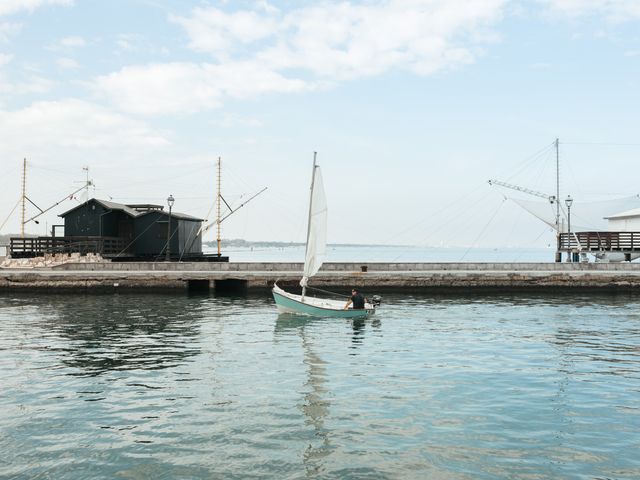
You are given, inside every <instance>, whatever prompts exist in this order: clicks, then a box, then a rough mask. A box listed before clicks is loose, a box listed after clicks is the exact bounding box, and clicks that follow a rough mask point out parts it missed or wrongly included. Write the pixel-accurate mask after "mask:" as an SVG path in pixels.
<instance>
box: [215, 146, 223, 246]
mask: <svg viewBox="0 0 640 480" xmlns="http://www.w3.org/2000/svg"><path fill="white" fill-rule="evenodd" d="M221 163H222V159H221V158H220V157H218V196H217V197H216V209H217V214H216V217H217V218H216V224H217V227H218V228H217V230H218V235H217V237H216V240H217V243H218V257H219V256H221V255H222V253H221V251H220V244H221V239H220V223H221V220H220V198H221V197H222V192H221V191H220V183H221V181H220V180H221V177H222V175H221Z"/></svg>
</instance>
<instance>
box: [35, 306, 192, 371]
mask: <svg viewBox="0 0 640 480" xmlns="http://www.w3.org/2000/svg"><path fill="white" fill-rule="evenodd" d="M43 300H44V301H41V302H40V303H39V307H40V308H42V310H43V311H46V312H48V313H49V314H50V315H46V316H43V317H42V318H41V319H39V320H38V321H36V322H34V323H33V324H32V325H34V326H37V327H39V328H41V329H42V332H43V334H46V335H48V336H50V337H51V336H54V335H55V336H56V337H58V338H59V339H64V340H66V341H64V342H63V343H60V344H59V346H51V345H45V346H43V347H42V348H49V349H52V350H56V351H57V352H59V353H61V354H63V355H62V357H61V361H62V363H63V364H65V365H67V366H70V367H76V368H77V370H75V371H74V373H72V374H73V375H100V374H102V373H104V372H106V371H110V370H133V369H162V368H170V367H175V366H176V365H179V364H180V363H181V362H183V361H184V360H185V359H186V358H188V357H191V356H194V355H197V354H198V353H199V352H200V350H199V349H198V348H196V347H194V344H193V342H192V340H193V339H194V338H195V337H196V336H197V335H198V333H199V332H198V326H197V320H198V319H199V318H200V313H201V312H200V309H199V306H198V303H197V302H194V303H193V304H192V305H191V306H190V308H189V309H187V310H185V308H184V302H183V301H182V300H180V301H175V300H176V299H175V298H173V297H170V296H164V297H155V301H154V302H149V303H140V302H139V301H138V300H137V299H136V298H135V297H129V296H112V297H108V296H98V297H95V296H81V297H79V298H78V300H77V301H72V302H69V301H68V300H69V298H68V297H66V298H65V297H62V298H60V297H55V298H50V299H47V298H46V297H45V298H44V299H43ZM47 300H48V301H47Z"/></svg>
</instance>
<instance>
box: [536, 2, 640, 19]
mask: <svg viewBox="0 0 640 480" xmlns="http://www.w3.org/2000/svg"><path fill="white" fill-rule="evenodd" d="M538 1H539V2H541V3H542V4H545V5H547V6H548V7H549V8H550V9H551V10H552V11H554V12H557V13H561V14H563V15H567V16H571V17H577V16H584V15H597V16H602V17H605V18H607V19H608V20H610V21H615V22H622V21H629V20H637V19H640V1H638V0H538Z"/></svg>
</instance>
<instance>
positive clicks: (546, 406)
mask: <svg viewBox="0 0 640 480" xmlns="http://www.w3.org/2000/svg"><path fill="white" fill-rule="evenodd" d="M385 300H386V305H385V306H384V308H383V309H382V310H381V311H380V312H378V314H377V315H376V317H375V318H373V319H368V320H366V321H349V320H347V321H345V320H321V319H314V318H308V317H296V316H278V315H276V313H275V310H274V307H273V303H272V301H271V300H270V299H269V298H268V295H266V294H265V295H249V296H244V297H232V296H220V297H215V296H187V295H185V296H182V295H144V296H136V295H96V296H82V295H80V296H65V295H40V296H38V297H36V298H32V297H31V296H26V295H4V296H0V384H1V385H2V386H3V388H2V390H1V391H0V412H2V413H0V432H2V433H1V435H0V449H1V451H2V452H3V455H2V457H3V458H4V460H0V477H2V478H56V479H65V478H117V477H124V478H132V479H137V478H141V479H142V478H274V477H275V478H323V479H325V478H326V479H332V478H336V479H338V478H340V479H341V478H380V479H387V478H389V479H394V478H403V479H404V478H427V477H428V478H435V479H438V478H442V479H445V478H446V479H471V478H473V479H477V478H480V479H484V478H486V479H489V478H536V479H556V478H639V477H640V457H638V455H637V454H636V452H637V451H640V433H639V432H640V408H639V407H638V402H637V399H638V393H639V392H640V373H638V372H640V369H639V368H638V367H639V366H640V314H638V313H637V312H638V311H639V309H638V307H639V306H640V302H639V301H638V298H636V297H635V296H629V295H622V296H598V295H589V296H587V295H582V296H576V295H574V296H571V297H569V296H561V295H556V296H549V295H547V296H513V295H504V296H493V297H484V296H479V295H468V296H465V297H459V296H453V295H449V296H447V295H440V296H419V295H414V296H399V295H395V296H394V295H387V296H385Z"/></svg>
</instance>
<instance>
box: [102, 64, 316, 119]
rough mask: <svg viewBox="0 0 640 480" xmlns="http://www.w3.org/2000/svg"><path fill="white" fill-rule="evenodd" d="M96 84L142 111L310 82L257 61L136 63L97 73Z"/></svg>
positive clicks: (194, 105)
mask: <svg viewBox="0 0 640 480" xmlns="http://www.w3.org/2000/svg"><path fill="white" fill-rule="evenodd" d="M95 87H96V88H97V89H98V91H100V92H102V93H105V94H106V95H108V96H109V97H110V98H111V99H112V100H113V101H114V103H115V104H116V105H117V106H118V107H119V108H120V109H122V110H124V111H127V112H132V113H139V114H155V113H192V112H195V111H198V110H201V109H206V108H215V107H218V106H219V105H220V103H221V101H222V99H223V98H224V97H235V98H247V97H251V96H253V95H258V94H262V93H271V92H295V91H301V90H304V89H306V88H310V87H309V86H308V85H307V84H305V82H303V81H301V80H296V79H288V78H285V77H283V76H282V75H280V74H278V73H276V72H274V71H272V70H269V69H265V68H262V67H261V66H260V65H259V64H257V63H255V62H245V63H229V64H222V65H218V64H191V63H163V64H152V65H145V66H132V67H126V68H123V69H122V70H120V71H118V72H114V73H111V74H109V75H105V76H102V77H99V78H97V79H96V82H95Z"/></svg>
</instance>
